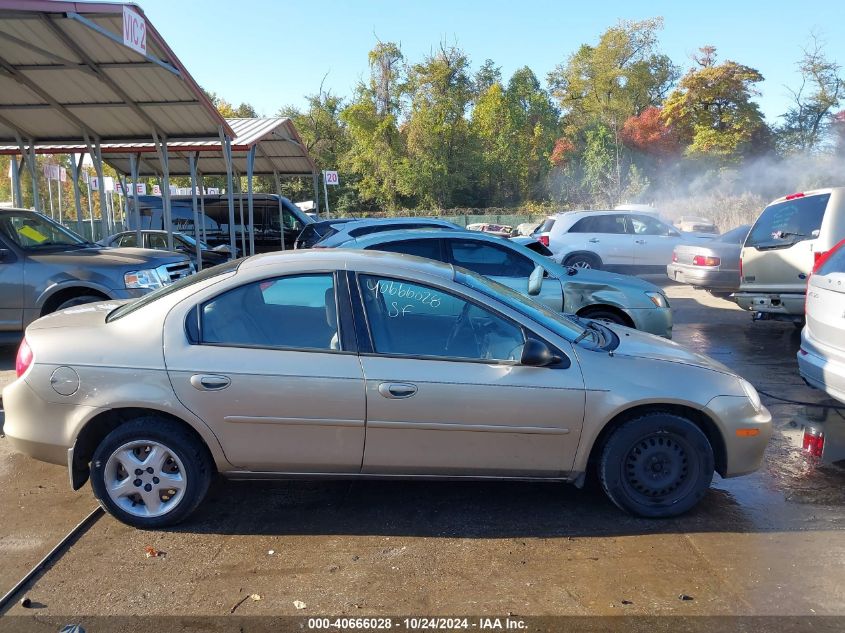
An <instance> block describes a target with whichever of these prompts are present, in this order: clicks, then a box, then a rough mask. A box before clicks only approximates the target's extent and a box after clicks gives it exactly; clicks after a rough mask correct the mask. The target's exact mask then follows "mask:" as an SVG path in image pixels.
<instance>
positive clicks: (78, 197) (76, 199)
mask: <svg viewBox="0 0 845 633" xmlns="http://www.w3.org/2000/svg"><path fill="white" fill-rule="evenodd" d="M83 156H85V154H82V153H80V154H79V162H76V154H71V156H70V176H71V178H73V203H74V205H75V206H76V231H77V232H78V233H79V234H80V235H84V233H83V232H82V230H83V229H82V192H81V191H80V190H79V172H80V171H82V157H83ZM92 241H93V240H92Z"/></svg>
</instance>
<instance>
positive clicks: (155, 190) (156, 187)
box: [153, 185, 161, 196]
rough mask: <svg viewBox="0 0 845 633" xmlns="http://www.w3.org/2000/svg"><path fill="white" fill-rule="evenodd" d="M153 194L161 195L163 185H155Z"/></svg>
mask: <svg viewBox="0 0 845 633" xmlns="http://www.w3.org/2000/svg"><path fill="white" fill-rule="evenodd" d="M153 195H154V196H160V195H161V187H159V186H158V185H153Z"/></svg>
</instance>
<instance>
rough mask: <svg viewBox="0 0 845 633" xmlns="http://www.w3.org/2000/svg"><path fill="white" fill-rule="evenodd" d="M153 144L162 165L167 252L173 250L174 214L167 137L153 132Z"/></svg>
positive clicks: (162, 194)
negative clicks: (171, 201) (171, 199)
mask: <svg viewBox="0 0 845 633" xmlns="http://www.w3.org/2000/svg"><path fill="white" fill-rule="evenodd" d="M153 142H155V145H156V151H157V152H158V160H159V163H161V187H162V192H161V196H162V201H163V202H164V205H163V207H164V223H165V225H166V227H165V228H166V230H167V250H169V251H172V250H173V213H172V208H171V206H170V162H169V157H168V154H167V137H161V138H159V136H158V133H156V132H153Z"/></svg>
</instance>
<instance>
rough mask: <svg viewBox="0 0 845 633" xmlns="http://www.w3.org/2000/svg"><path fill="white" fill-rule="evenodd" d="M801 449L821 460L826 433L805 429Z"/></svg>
mask: <svg viewBox="0 0 845 633" xmlns="http://www.w3.org/2000/svg"><path fill="white" fill-rule="evenodd" d="M801 448H802V450H803V451H804V452H805V453H807V454H808V455H810V456H812V457H819V458H820V457H821V456H822V453H824V433H822V432H820V431H816V430H813V429H808V428H805V429H804V441H803V442H802V443H801Z"/></svg>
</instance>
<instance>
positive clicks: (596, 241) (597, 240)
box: [587, 237, 599, 244]
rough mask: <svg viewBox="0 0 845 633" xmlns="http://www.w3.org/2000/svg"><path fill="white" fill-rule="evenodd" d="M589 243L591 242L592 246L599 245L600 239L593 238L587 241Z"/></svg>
mask: <svg viewBox="0 0 845 633" xmlns="http://www.w3.org/2000/svg"><path fill="white" fill-rule="evenodd" d="M587 241H588V242H591V243H592V244H598V242H599V239H598V238H597V237H593V238H591V239H589V240H587Z"/></svg>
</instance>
